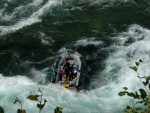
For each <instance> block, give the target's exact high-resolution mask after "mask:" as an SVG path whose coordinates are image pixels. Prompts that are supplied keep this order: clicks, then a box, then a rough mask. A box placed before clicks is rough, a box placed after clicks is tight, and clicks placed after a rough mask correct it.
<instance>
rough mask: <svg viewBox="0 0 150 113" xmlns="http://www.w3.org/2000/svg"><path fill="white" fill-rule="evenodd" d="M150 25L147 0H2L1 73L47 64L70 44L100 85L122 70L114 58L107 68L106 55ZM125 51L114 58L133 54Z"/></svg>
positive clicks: (26, 73) (19, 72) (24, 72)
mask: <svg viewBox="0 0 150 113" xmlns="http://www.w3.org/2000/svg"><path fill="white" fill-rule="evenodd" d="M141 29H143V30H141ZM148 29H150V1H149V0H108V1H105V0H93V1H92V0H91V1H90V0H89V1H84V0H62V1H61V0H53V1H50V0H32V1H31V0H23V1H20V0H1V1H0V73H1V74H2V75H3V76H16V75H22V76H30V74H29V73H30V71H31V69H33V68H35V69H36V70H42V69H44V68H45V67H49V66H51V65H52V63H53V62H54V61H55V59H56V57H57V56H58V55H59V51H60V50H61V49H62V48H71V49H75V50H77V51H79V52H80V53H81V54H82V55H83V56H84V58H85V59H86V62H87V65H88V69H89V76H90V78H92V79H98V80H99V81H98V82H101V83H99V84H100V85H98V87H100V86H101V84H102V86H103V85H104V84H105V81H106V82H107V84H108V83H110V82H112V81H115V80H116V79H117V78H118V73H120V69H121V67H120V65H119V66H118V65H116V64H114V65H116V66H115V67H114V69H112V70H108V71H105V70H106V69H108V67H109V66H110V67H111V66H112V67H113V64H111V61H110V64H109V62H108V61H109V60H108V59H109V58H110V59H112V60H115V57H113V54H114V53H115V52H116V51H117V50H119V49H120V48H121V47H122V46H124V47H125V48H128V47H130V45H132V44H134V43H135V42H136V41H137V40H143V39H145V37H146V36H147V35H144V33H145V34H146V33H147V32H148V31H147V30H148ZM130 30H131V31H132V32H133V33H131V32H130ZM124 32H125V33H124ZM123 33H124V34H123ZM141 34H142V35H141ZM120 35H121V37H124V39H126V40H125V42H124V43H121V41H120ZM137 35H138V36H139V38H138V39H136V37H137ZM148 36H149V35H148ZM114 37H116V38H114ZM119 45H121V46H120V47H118V46H119ZM148 48H149V47H148ZM123 50H124V49H123ZM125 51H126V50H125ZM143 51H144V50H143ZM129 53H130V51H129V52H127V54H126V56H125V58H124V56H122V55H120V56H119V55H118V58H119V57H122V58H124V59H125V60H127V61H128V59H130V58H133V57H132V55H133V54H134V53H133V51H132V54H129ZM135 53H136V52H135ZM121 54H124V52H123V53H121ZM116 55H117V54H116ZM134 55H135V54H134ZM134 55H133V56H134ZM136 58H138V57H136ZM132 60H134V59H132ZM121 62H125V61H124V60H121ZM114 63H116V62H114ZM118 70H119V71H118ZM116 73H117V74H116ZM109 75H113V76H111V77H110V76H109ZM115 82H116V81H115ZM96 86H97V85H95V83H94V88H95V87H96ZM100 91H101V90H100ZM100 91H99V90H98V92H99V93H100ZM99 93H98V94H99ZM100 95H101V94H100ZM102 97H103V96H102ZM83 103H84V102H83ZM86 107H87V106H86ZM108 107H109V106H108ZM110 109H111V108H110ZM81 111H82V110H81ZM81 111H78V112H81ZM98 111H101V110H98ZM104 111H105V108H104ZM118 111H119V110H118ZM67 112H68V111H67ZM82 112H87V111H82ZM89 112H90V111H89ZM107 112H108V111H107V110H106V112H105V113H107ZM112 112H117V111H112ZM95 113H97V111H95Z"/></svg>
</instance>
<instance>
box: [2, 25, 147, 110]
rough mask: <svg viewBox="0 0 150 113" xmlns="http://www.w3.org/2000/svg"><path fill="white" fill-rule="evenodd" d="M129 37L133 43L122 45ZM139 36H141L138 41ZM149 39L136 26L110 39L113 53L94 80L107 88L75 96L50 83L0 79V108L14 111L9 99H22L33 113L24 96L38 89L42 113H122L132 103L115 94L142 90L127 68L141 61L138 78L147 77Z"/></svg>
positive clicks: (145, 32)
mask: <svg viewBox="0 0 150 113" xmlns="http://www.w3.org/2000/svg"><path fill="white" fill-rule="evenodd" d="M131 36H132V37H133V39H135V41H134V42H132V43H129V44H127V43H126V42H127V41H128V39H130V37H131ZM141 36H143V37H142V38H141ZM149 37H150V31H149V30H148V29H145V28H143V27H141V26H139V25H132V26H130V27H129V29H128V30H127V31H125V32H123V33H120V34H119V35H118V36H116V37H112V38H114V40H117V41H118V43H116V42H115V44H114V45H112V46H111V47H109V48H106V49H114V50H115V52H113V53H110V56H109V57H108V58H107V59H106V61H105V65H106V68H105V70H104V71H103V72H102V73H100V74H99V76H100V78H101V79H99V80H98V81H97V82H101V81H100V80H103V81H106V82H107V85H104V84H103V86H100V87H99V88H97V89H95V90H91V91H87V92H81V93H76V92H72V91H70V90H67V89H65V88H63V87H60V86H58V85H54V84H49V85H48V86H40V85H36V84H35V83H34V82H32V81H31V80H30V79H28V78H26V77H22V76H16V77H3V76H0V81H1V82H0V90H1V93H0V98H1V101H0V105H2V107H4V109H5V110H6V111H5V112H7V113H12V112H16V109H17V108H18V107H19V106H17V105H14V104H13V99H14V98H15V96H17V97H19V98H20V99H21V100H23V107H24V108H25V109H27V112H29V113H31V112H32V113H37V112H38V111H37V109H36V103H34V102H31V101H30V100H27V99H26V97H27V96H28V95H30V94H35V93H36V92H37V90H38V89H39V88H41V90H42V91H43V95H44V98H46V99H47V100H48V103H47V104H46V106H45V107H44V109H43V111H42V112H43V113H47V111H49V112H53V109H54V108H55V107H56V106H61V107H63V108H64V109H63V112H64V113H71V112H73V113H74V112H75V113H99V112H100V113H110V112H111V113H120V112H123V109H124V108H125V106H126V105H129V104H132V102H131V101H130V99H129V98H127V97H125V98H124V97H123V98H122V97H119V96H118V92H119V91H121V90H122V87H125V86H127V87H128V88H129V90H132V91H134V90H137V89H139V88H140V87H142V84H141V83H140V81H139V79H138V78H137V77H136V73H135V72H134V71H133V70H131V69H130V68H129V67H130V66H132V65H135V64H134V61H135V60H137V59H139V58H141V59H142V60H143V63H142V64H141V66H140V68H139V73H140V75H141V76H142V75H145V76H147V75H149V74H150V71H149V67H150V62H149V61H150V52H149V51H150V46H149V43H150V39H149ZM19 81H20V82H19ZM118 103H119V104H118ZM10 106H11V107H10ZM12 106H13V107H12ZM33 108H34V109H33Z"/></svg>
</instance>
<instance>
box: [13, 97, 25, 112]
mask: <svg viewBox="0 0 150 113" xmlns="http://www.w3.org/2000/svg"><path fill="white" fill-rule="evenodd" d="M17 102H19V103H20V106H21V108H20V109H18V111H17V113H26V111H25V110H24V109H22V102H21V101H20V100H19V99H18V98H17V97H16V99H15V101H14V104H16V103H17Z"/></svg>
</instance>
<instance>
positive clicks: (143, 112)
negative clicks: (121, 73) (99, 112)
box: [118, 59, 150, 113]
mask: <svg viewBox="0 0 150 113" xmlns="http://www.w3.org/2000/svg"><path fill="white" fill-rule="evenodd" d="M140 63H142V60H141V59H140V60H139V61H137V62H135V66H131V67H129V68H131V69H132V70H134V71H135V72H136V73H137V77H138V78H139V79H140V81H141V83H142V84H143V86H144V88H140V89H138V91H135V92H130V91H128V88H127V87H124V88H123V91H121V92H119V93H118V95H119V96H125V95H127V96H129V97H131V98H132V100H133V102H134V101H135V103H134V106H133V107H131V106H127V107H126V109H125V110H124V112H125V113H150V76H148V77H140V75H139V73H138V68H139V65H140ZM138 104H140V105H144V107H145V109H144V108H143V107H139V106H137V105H138ZM136 106H137V107H136Z"/></svg>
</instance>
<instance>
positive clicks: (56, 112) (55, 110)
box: [54, 107, 63, 113]
mask: <svg viewBox="0 0 150 113" xmlns="http://www.w3.org/2000/svg"><path fill="white" fill-rule="evenodd" d="M62 109H63V108H61V107H56V108H55V109H54V113H62Z"/></svg>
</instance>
